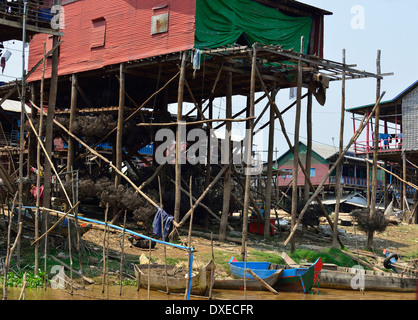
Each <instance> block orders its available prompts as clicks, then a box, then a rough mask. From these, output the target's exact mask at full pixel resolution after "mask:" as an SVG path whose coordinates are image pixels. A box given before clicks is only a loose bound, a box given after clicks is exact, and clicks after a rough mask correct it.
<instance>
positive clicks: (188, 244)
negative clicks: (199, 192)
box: [184, 176, 194, 300]
mask: <svg viewBox="0 0 418 320" xmlns="http://www.w3.org/2000/svg"><path fill="white" fill-rule="evenodd" d="M192 181H193V178H192V176H190V182H189V193H190V210H191V211H192V212H191V215H190V221H189V234H188V236H187V246H188V247H189V261H188V266H189V268H188V269H189V270H190V269H191V268H192V265H191V263H192V261H191V255H192V251H191V248H192V226H193V213H194V210H193V197H192ZM191 281H192V275H191V274H190V273H189V276H188V278H187V284H186V292H185V293H184V299H185V300H186V299H187V297H188V296H189V294H190V292H189V288H190V283H191Z"/></svg>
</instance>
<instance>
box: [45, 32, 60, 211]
mask: <svg viewBox="0 0 418 320" xmlns="http://www.w3.org/2000/svg"><path fill="white" fill-rule="evenodd" d="M57 44H58V36H53V45H54V46H55V45H57ZM57 88H58V50H54V52H52V66H51V81H50V87H49V99H48V115H47V118H46V128H45V131H46V132H45V146H46V155H48V156H49V157H51V156H52V147H53V144H54V141H53V138H54V137H53V124H54V122H53V120H54V117H55V104H56V100H57ZM50 198H51V164H50V163H49V162H45V168H44V196H43V206H44V207H46V208H50V207H51V202H50Z"/></svg>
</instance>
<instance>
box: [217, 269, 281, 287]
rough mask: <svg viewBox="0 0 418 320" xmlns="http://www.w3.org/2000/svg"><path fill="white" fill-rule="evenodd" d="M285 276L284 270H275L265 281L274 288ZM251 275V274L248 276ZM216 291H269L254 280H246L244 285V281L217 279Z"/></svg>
mask: <svg viewBox="0 0 418 320" xmlns="http://www.w3.org/2000/svg"><path fill="white" fill-rule="evenodd" d="M282 274H283V269H279V270H275V272H274V273H273V274H271V275H270V276H268V277H266V278H264V279H263V281H264V282H265V283H267V284H268V285H269V286H270V287H273V286H274V285H275V284H276V282H277V281H278V280H279V278H280V277H281V276H282ZM248 275H249V274H248ZM213 288H214V289H223V290H244V288H246V290H249V291H264V290H267V289H266V287H265V286H264V285H263V284H261V283H260V281H258V280H255V279H254V278H252V279H248V280H246V283H245V284H244V279H215V283H214V284H213Z"/></svg>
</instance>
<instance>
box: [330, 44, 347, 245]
mask: <svg viewBox="0 0 418 320" xmlns="http://www.w3.org/2000/svg"><path fill="white" fill-rule="evenodd" d="M345 62H346V61H345V49H343V64H344V65H345ZM344 116H345V70H343V72H342V82H341V120H340V145H339V149H338V150H339V151H338V153H339V154H340V153H341V152H342V151H343V143H344V118H345V117H344ZM341 167H342V163H340V164H339V165H338V166H337V168H336V174H335V194H336V199H335V218H334V230H333V236H332V246H333V247H334V248H337V247H338V241H337V235H338V216H339V213H340V201H341V197H342V186H341Z"/></svg>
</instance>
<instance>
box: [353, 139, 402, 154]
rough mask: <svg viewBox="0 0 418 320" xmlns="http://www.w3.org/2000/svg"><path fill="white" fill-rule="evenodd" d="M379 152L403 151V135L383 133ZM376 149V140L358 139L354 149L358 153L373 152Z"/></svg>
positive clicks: (378, 146)
mask: <svg viewBox="0 0 418 320" xmlns="http://www.w3.org/2000/svg"><path fill="white" fill-rule="evenodd" d="M377 148H378V152H380V153H383V152H394V151H402V135H401V134H398V135H386V134H381V139H379V143H378V145H377ZM373 150H374V141H373V140H369V141H357V142H355V143H354V151H355V153H356V154H362V153H372V152H373Z"/></svg>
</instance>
